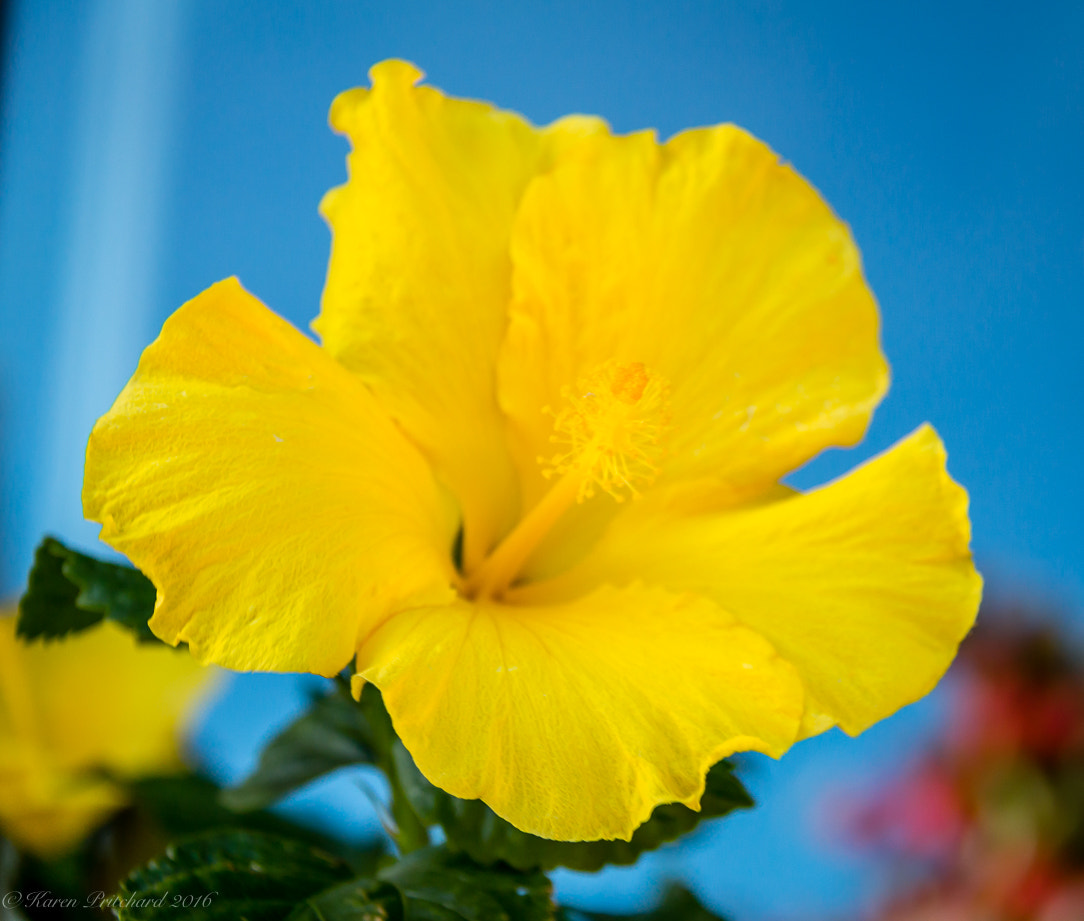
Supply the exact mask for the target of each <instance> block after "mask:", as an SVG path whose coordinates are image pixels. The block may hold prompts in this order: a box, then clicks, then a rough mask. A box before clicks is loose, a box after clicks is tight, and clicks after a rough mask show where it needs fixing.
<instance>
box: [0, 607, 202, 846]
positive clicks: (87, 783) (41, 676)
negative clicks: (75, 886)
mask: <svg viewBox="0 0 1084 921" xmlns="http://www.w3.org/2000/svg"><path fill="white" fill-rule="evenodd" d="M212 677H213V673H212V672H211V671H209V670H208V669H206V668H204V667H203V666H201V665H200V664H199V663H197V662H196V661H194V660H193V659H192V657H191V656H184V655H178V654H177V653H176V652H174V651H172V650H170V649H165V648H162V647H161V646H149V645H146V644H139V643H137V642H136V640H135V639H134V638H133V637H132V635H131V634H130V633H129V632H128V631H126V630H123V629H122V628H120V627H117V626H115V625H113V624H109V623H105V624H102V625H101V626H98V627H93V628H91V629H89V630H86V631H83V632H81V633H78V634H74V635H72V636H70V637H67V638H65V639H63V640H59V641H54V642H48V643H40V642H39V643H34V644H29V645H28V644H24V643H22V642H20V641H18V640H17V639H16V637H15V618H14V617H8V616H2V617H0V830H2V831H3V833H4V834H5V835H7V836H8V837H10V838H11V839H12V840H13V841H15V842H16V843H17V844H19V846H21V847H25V848H28V849H30V850H33V851H34V852H35V853H37V854H40V855H42V856H54V855H56V854H59V853H61V852H62V851H64V850H67V849H68V848H70V847H71V846H72V845H74V844H75V843H76V842H77V841H78V840H79V839H80V838H81V837H83V835H85V834H86V833H87V832H88V831H89V830H90V829H91V828H93V827H94V826H95V825H97V824H98V823H100V822H101V821H102V820H103V819H104V818H105V817H106V816H107V815H108V814H109V813H110V812H112V811H114V810H115V809H117V808H119V807H120V806H122V805H124V803H125V801H126V797H125V795H124V792H123V790H122V789H121V788H120V787H119V786H117V785H116V784H115V783H112V782H110V781H108V780H104V779H102V778H101V777H100V776H94V775H93V773H92V772H93V771H95V770H98V769H103V768H104V769H107V770H108V771H110V772H111V773H114V774H118V775H120V776H123V777H138V776H140V775H147V774H155V773H162V772H166V771H171V770H175V769H177V768H178V767H180V763H181V762H180V757H179V748H178V738H177V733H178V728H179V726H180V724H181V723H182V721H183V719H184V717H185V716H186V715H187V714H188V713H189V711H190V710H191V708H192V707H193V706H194V705H195V704H196V702H197V701H198V699H199V697H200V696H201V695H202V694H203V693H205V692H206V690H207V689H208V686H209V679H211V678H212Z"/></svg>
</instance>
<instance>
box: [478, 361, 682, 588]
mask: <svg viewBox="0 0 1084 921" xmlns="http://www.w3.org/2000/svg"><path fill="white" fill-rule="evenodd" d="M563 395H564V396H565V397H566V398H567V399H568V401H569V402H568V405H567V406H566V407H565V408H564V409H562V410H561V411H560V412H559V413H557V414H555V416H554V435H553V437H552V439H551V440H552V441H554V442H555V443H557V444H559V445H561V446H563V447H564V449H565V450H564V451H562V452H561V453H559V454H557V455H555V456H554V457H552V458H550V459H549V460H548V461H546V460H544V459H543V458H539V460H540V461H541V462H542V463H543V464H544V465H545V466H546V469H545V471H544V475H545V476H547V477H555V478H556V479H555V482H554V484H553V486H551V487H550V489H549V491H548V492H547V493H546V494H545V496H543V498H542V500H541V501H540V502H539V503H538V504H537V505H535V506H534V508H532V509H531V510H530V511H529V512H528V513H527V515H526V516H525V517H524V518H523V520H521V521H520V523H519V524H518V525H516V527H515V528H514V529H513V530H512V532H511V533H510V534H509V535H508V536H507V537H506V538H505V539H504V540H503V541H502V542H501V543H500V545H499V546H498V547H497V548H496V549H495V550H494V551H493V552H492V553H490V555H489V556H488V557H487V558H486V559H485V560H483V561H482V563H481V565H479V566H478V567H477V568H476V569H475V570H474V571H472V572H470V573H469V574H468V576H467V578H466V579H465V580H464V583H463V585H462V586H461V591H462V593H463V594H464V596H465V597H467V598H473V599H483V598H489V599H498V598H500V597H501V596H502V595H503V593H504V592H505V590H506V589H507V588H508V587H509V586H510V585H512V584H513V583H514V582H515V581H516V579H517V578H518V577H519V575H520V573H521V572H522V571H523V568H524V566H525V565H526V564H527V563H528V562H529V560H530V558H531V556H532V554H533V553H534V552H535V551H536V550H537V549H538V547H539V545H540V544H541V543H542V541H543V540H544V539H545V537H546V535H547V534H549V533H550V531H551V530H552V529H553V526H554V525H555V524H556V523H557V522H558V521H559V520H560V519H561V518H562V517H563V516H564V515H565V514H566V513H567V512H568V510H569V509H570V508H571V507H572V506H573V505H575V504H576V503H577V502H583V501H584V500H586V499H588V498H590V497H591V496H593V495H594V494H595V491H596V488H601V489H603V490H604V491H605V492H607V493H609V494H610V495H611V496H613V497H614V499H615V500H616V501H618V502H621V501H624V499H625V492H626V491H627V492H629V493H631V494H632V495H633V496H636V495H639V493H638V490H637V486H638V485H643V484H645V483H647V482H650V481H651V480H652V479H653V477H654V475H655V473H656V471H657V461H658V459H659V455H660V453H661V448H660V444H661V441H662V436H663V435H664V433H665V432H666V430H667V428H668V426H669V400H668V390H667V386H666V382H665V380H664V379H663V378H661V377H660V376H659V375H657V374H653V373H652V372H650V371H648V370H647V369H646V368H645V367H644V365H643V364H642V363H640V362H634V363H632V364H618V363H616V362H607V363H605V364H603V365H601V366H600V367H598V368H596V369H595V370H594V371H593V372H592V373H591V374H590V375H588V376H587V377H585V378H584V379H582V380H581V381H580V382H579V385H578V387H577V390H576V391H575V392H573V391H571V390H570V389H568V388H566V390H565V391H564V392H563Z"/></svg>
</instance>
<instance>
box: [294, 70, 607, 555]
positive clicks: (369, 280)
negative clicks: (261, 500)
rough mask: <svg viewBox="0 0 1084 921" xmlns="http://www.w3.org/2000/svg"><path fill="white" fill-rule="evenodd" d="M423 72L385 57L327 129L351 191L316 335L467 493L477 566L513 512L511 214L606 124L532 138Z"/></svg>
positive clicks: (329, 202)
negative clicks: (503, 388) (542, 174)
mask: <svg viewBox="0 0 1084 921" xmlns="http://www.w3.org/2000/svg"><path fill="white" fill-rule="evenodd" d="M421 77H422V73H421V71H419V70H418V69H417V68H415V67H413V66H412V65H410V64H407V63H405V62H403V61H385V62H384V63H382V64H379V65H377V66H376V67H374V68H373V69H372V71H371V79H372V84H373V85H372V89H371V90H366V89H353V90H349V91H348V92H345V93H343V94H341V95H340V96H339V97H338V98H337V99H336V100H335V102H334V104H333V105H332V108H331V124H332V127H333V128H335V130H337V131H339V132H341V133H343V134H346V135H347V136H348V137H349V138H350V141H351V144H352V146H353V151H352V153H351V154H350V156H349V160H348V164H349V170H350V179H349V181H348V182H347V183H346V185H343V186H340V187H339V188H336V189H333V190H332V191H331V192H329V193H328V194H327V196H326V197H325V198H324V201H323V203H322V205H321V210H322V212H323V214H324V216H325V218H326V219H327V221H328V223H329V224H330V226H331V230H332V237H333V239H332V248H331V260H330V263H329V265H328V276H327V285H326V287H325V289H324V296H323V301H322V305H321V312H320V316H319V318H318V319H317V320H316V321H315V322H314V323H313V327H314V329H315V330H316V331H317V332H318V333H319V334H320V336H321V338H322V340H323V343H324V345H325V347H326V348H327V349H328V350H329V351H330V352H331V354H332V355H334V356H335V358H337V359H338V360H339V361H340V362H342V363H343V364H344V365H346V366H347V367H348V368H350V369H351V370H352V371H354V372H356V373H357V374H359V375H360V376H361V377H362V379H363V380H364V381H365V382H366V383H367V384H368V385H369V386H370V387H371V388H372V390H373V392H374V393H375V394H376V395H377V397H378V398H379V399H380V401H381V402H382V403H383V404H384V405H385V406H386V407H387V408H388V409H389V411H390V412H391V414H392V415H393V416H394V418H395V419H396V420H397V421H398V422H399V423H400V424H401V425H402V426H403V428H404V430H405V431H406V432H407V433H408V434H409V435H410V437H411V438H412V439H414V441H415V442H416V443H417V444H419V445H420V446H421V447H422V449H423V450H424V451H425V453H426V455H427V456H428V457H429V458H430V459H431V460H432V462H433V464H434V466H435V468H436V470H437V472H438V474H439V475H440V477H441V478H442V479H443V480H444V481H445V482H446V483H447V484H448V485H449V486H450V487H451V489H452V492H453V493H454V494H455V495H456V497H457V498H458V499H459V501H460V503H461V505H462V509H463V514H464V518H465V541H466V543H465V547H464V555H465V558H466V560H467V562H468V564H470V563H472V562H477V561H478V560H479V559H480V558H481V556H482V555H483V554H484V553H485V552H486V551H487V550H488V549H489V548H490V546H491V545H492V543H493V542H494V541H495V540H496V539H497V538H498V537H500V536H501V535H502V534H503V533H504V532H505V531H506V530H507V529H508V528H509V527H510V526H511V524H512V522H513V521H514V520H515V516H516V515H517V514H518V511H519V499H518V485H517V483H516V478H515V472H514V470H513V467H512V465H511V461H510V458H509V456H508V452H507V448H506V445H505V438H506V435H505V430H504V420H503V419H502V417H501V414H500V411H499V409H498V406H497V399H496V394H495V389H494V387H495V383H494V382H495V363H496V356H497V349H498V345H499V343H500V340H501V337H502V336H503V334H504V328H505V323H506V317H507V303H508V298H509V295H510V291H511V287H510V277H511V261H510V259H509V255H508V240H509V237H510V235H511V229H512V222H513V219H514V215H515V211H516V208H517V206H518V204H519V201H520V198H521V196H522V194H523V190H524V188H525V187H526V185H527V183H528V181H529V180H530V179H531V177H532V176H533V175H534V174H535V173H536V172H538V171H539V170H540V169H542V168H543V167H544V166H545V165H546V163H547V162H548V160H549V159H550V158H552V157H555V156H559V153H560V151H561V150H562V149H563V147H564V146H565V145H567V144H569V143H572V142H574V141H575V139H576V138H578V137H579V136H580V135H585V134H589V133H591V132H592V131H594V130H597V128H598V125H599V124H600V123H599V122H597V121H596V120H592V119H566V120H564V121H562V122H559V123H557V124H556V125H555V126H553V127H551V128H549V129H545V130H536V129H535V128H533V127H532V126H531V125H530V124H528V123H527V122H526V121H525V120H524V119H522V118H520V117H519V116H518V115H515V114H513V113H511V112H504V111H501V110H499V109H496V108H494V107H493V106H491V105H489V104H486V103H481V102H474V101H471V100H464V99H452V98H449V97H447V96H445V95H443V94H442V93H440V92H439V91H438V90H436V89H433V88H432V87H429V86H415V85H414V84H415V83H416V82H417V81H418V80H420V79H421Z"/></svg>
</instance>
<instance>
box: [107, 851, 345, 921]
mask: <svg viewBox="0 0 1084 921" xmlns="http://www.w3.org/2000/svg"><path fill="white" fill-rule="evenodd" d="M349 875H350V869H349V867H348V866H347V865H346V863H344V862H343V861H341V860H339V859H337V858H335V857H332V856H331V855H329V854H325V853H323V852H322V851H318V850H316V849H315V848H313V847H311V846H310V845H308V844H305V843H303V842H300V841H295V840H291V839H289V838H281V837H276V836H273V835H267V834H262V833H259V832H252V831H225V832H211V833H208V834H204V835H200V836H199V837H195V838H190V839H189V840H187V841H183V842H180V843H178V844H174V845H171V846H170V847H169V848H167V850H166V852H165V854H164V855H163V856H162V857H159V858H158V859H157V860H154V861H152V862H151V863H149V864H147V865H146V866H144V867H141V868H140V869H138V870H136V871H134V872H133V873H132V874H131V875H130V876H129V877H128V879H127V880H125V882H124V883H123V884H122V886H121V891H120V894H119V895H118V896H117V897H116V901H115V902H114V903H112V904H109V903H107V905H106V907H114V908H115V909H116V912H117V916H118V918H120V921H165V919H169V918H172V919H176V918H179V917H181V918H185V919H186V921H238V919H245V921H280V919H282V918H284V917H285V916H286V915H287V914H288V913H289V912H290V911H292V910H293V908H294V907H295V906H296V905H297V903H298V902H300V901H302V900H303V899H306V898H308V897H309V896H311V895H314V894H316V893H318V892H320V891H321V890H323V889H327V888H329V887H330V886H332V885H334V884H335V883H338V882H340V881H342V880H343V879H344V878H346V877H348V876H349Z"/></svg>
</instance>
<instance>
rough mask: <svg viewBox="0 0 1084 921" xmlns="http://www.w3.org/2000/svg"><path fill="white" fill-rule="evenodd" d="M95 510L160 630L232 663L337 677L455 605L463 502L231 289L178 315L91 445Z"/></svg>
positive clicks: (382, 420)
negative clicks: (418, 609)
mask: <svg viewBox="0 0 1084 921" xmlns="http://www.w3.org/2000/svg"><path fill="white" fill-rule="evenodd" d="M83 504H84V510H85V513H86V516H87V517H88V518H90V519H92V520H95V521H99V522H101V523H102V526H103V527H102V539H103V540H104V541H105V542H106V543H108V544H110V545H111V546H112V547H114V548H116V549H117V550H120V551H121V552H122V553H124V554H126V555H127V556H128V557H129V559H131V560H132V562H133V563H135V565H136V566H138V567H139V568H140V569H141V570H143V572H145V573H146V574H147V575H148V576H149V577H150V579H151V580H152V581H153V582H154V584H155V587H156V588H157V589H158V600H157V604H156V606H155V612H154V616H153V618H152V619H151V621H150V626H151V629H152V630H154V632H155V633H156V634H158V635H159V636H160V637H162V638H163V639H164V640H166V641H167V642H170V643H174V644H176V643H178V642H180V641H185V642H187V643H189V645H190V646H191V648H192V652H193V653H194V654H195V655H196V656H197V657H198V658H200V659H201V660H204V661H211V662H216V663H218V664H220V665H225V666H227V667H229V668H234V669H242V670H244V669H262V670H273V671H310V672H317V673H319V674H323V675H334V674H335V673H337V672H338V671H339V670H341V669H342V668H343V666H345V665H346V663H347V662H348V661H349V659H350V658H351V656H352V655H353V653H354V651H355V649H356V643H357V638H358V636H359V635H365V634H367V633H368V632H369V631H370V630H371V629H372V627H373V625H374V624H376V623H377V622H379V620H380V619H381V618H383V617H384V616H385V615H386V614H387V613H388V612H389V611H393V610H396V609H398V608H400V607H403V606H405V605H408V604H411V603H426V602H428V603H434V602H438V603H439V602H441V601H444V600H447V599H448V598H449V597H450V596H451V595H452V589H451V588H450V583H451V581H452V579H453V578H454V573H453V572H452V569H451V562H450V548H451V544H452V541H453V538H454V530H455V526H456V525H455V520H454V514H453V509H452V508H451V504H450V503H449V501H448V500H447V497H446V495H445V494H444V493H443V492H442V490H441V489H440V488H439V486H438V485H437V484H436V482H435V480H434V479H433V476H432V474H431V472H430V469H429V467H428V465H427V463H426V461H425V460H424V458H423V457H422V456H421V455H420V454H419V453H418V451H417V450H416V449H415V448H414V447H413V446H412V445H411V444H410V443H409V442H408V441H407V440H406V438H404V437H403V435H402V434H401V433H400V432H399V430H398V429H397V428H396V427H395V425H394V424H393V423H392V422H391V421H390V420H389V419H388V418H387V416H386V415H385V414H384V412H383V411H382V409H381V408H380V407H379V405H378V404H377V403H376V401H375V399H374V398H373V396H372V394H371V393H369V392H368V390H366V388H365V387H364V385H363V384H362V383H361V382H360V381H359V380H357V378H356V377H355V376H354V375H352V374H350V373H349V372H348V371H346V370H345V369H344V368H342V367H341V366H340V365H338V364H337V363H336V362H335V361H334V360H332V359H331V358H330V357H329V356H328V355H327V354H326V353H325V352H324V351H323V350H321V349H320V348H319V347H318V346H317V345H316V344H315V343H313V342H312V341H310V340H309V339H307V338H306V337H305V336H303V335H302V334H301V333H299V332H298V331H297V330H295V329H294V328H293V327H291V326H290V325H289V324H288V323H287V322H285V321H284V320H282V319H280V318H279V317H277V316H275V315H274V314H273V313H271V311H269V310H268V309H267V308H266V307H264V306H263V305H262V304H261V303H260V302H259V301H258V300H256V298H254V297H253V296H252V295H250V294H249V293H248V292H246V291H245V290H244V289H243V288H242V287H241V286H240V284H239V283H238V282H237V281H236V280H235V279H230V280H227V281H224V282H220V283H219V284H217V285H214V286H213V287H211V288H209V289H208V290H207V291H205V292H204V293H203V294H201V295H199V296H198V297H197V298H195V299H194V300H192V301H189V302H188V303H187V304H186V305H185V306H184V307H182V308H181V309H180V310H178V311H177V312H176V313H175V314H174V315H173V316H172V317H171V318H170V319H169V320H167V321H166V324H165V326H164V327H163V329H162V334H161V335H160V336H159V338H158V339H157V340H156V341H155V342H154V343H153V344H152V345H151V346H150V347H149V348H148V349H147V350H146V351H145V352H144V353H143V357H142V359H141V360H140V363H139V367H138V369H137V370H136V373H135V375H134V376H133V377H132V379H131V381H130V382H129V383H128V385H127V386H126V387H125V389H124V391H123V392H122V393H121V395H120V396H119V397H118V399H117V402H116V403H115V404H114V406H113V408H112V409H111V410H110V411H109V413H107V414H106V415H105V416H103V417H102V419H101V420H99V422H98V424H97V425H96V426H95V428H94V432H93V433H92V435H91V438H90V444H89V446H88V448H87V466H86V477H85V481H84V488H83Z"/></svg>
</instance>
